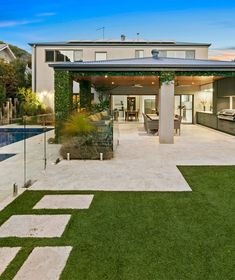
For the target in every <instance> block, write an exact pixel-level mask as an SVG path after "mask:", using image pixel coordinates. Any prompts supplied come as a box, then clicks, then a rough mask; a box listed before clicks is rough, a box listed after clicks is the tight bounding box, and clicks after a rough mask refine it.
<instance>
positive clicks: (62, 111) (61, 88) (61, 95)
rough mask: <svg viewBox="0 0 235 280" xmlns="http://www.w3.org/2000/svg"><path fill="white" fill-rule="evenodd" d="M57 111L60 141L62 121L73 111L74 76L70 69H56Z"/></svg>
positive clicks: (57, 133)
mask: <svg viewBox="0 0 235 280" xmlns="http://www.w3.org/2000/svg"><path fill="white" fill-rule="evenodd" d="M54 82H55V113H56V127H55V134H56V139H57V141H58V138H59V131H60V127H61V123H62V122H63V121H64V120H66V119H67V117H68V116H69V114H70V112H71V111H72V105H73V96H72V92H73V91H72V86H73V83H72V78H71V75H70V73H69V72H68V71H55V74H54Z"/></svg>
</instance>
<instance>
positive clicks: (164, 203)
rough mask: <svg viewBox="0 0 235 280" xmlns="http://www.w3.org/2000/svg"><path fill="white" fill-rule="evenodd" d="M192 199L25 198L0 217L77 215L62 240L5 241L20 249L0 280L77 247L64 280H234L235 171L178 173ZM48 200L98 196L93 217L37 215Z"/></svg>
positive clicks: (85, 213) (125, 195) (124, 195)
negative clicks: (46, 253) (41, 254)
mask: <svg viewBox="0 0 235 280" xmlns="http://www.w3.org/2000/svg"><path fill="white" fill-rule="evenodd" d="M179 169H180V171H181V172H182V174H183V175H184V177H185V179H186V180H187V181H188V183H189V185H190V186H191V188H192V189H193V192H184V193H159V192H48V191H26V192H25V193H23V194H22V195H21V196H19V197H18V198H17V199H16V200H15V201H14V202H13V203H11V204H10V205H9V206H8V207H7V208H5V209H4V210H3V211H2V212H0V224H2V223H4V222H5V221H6V220H7V219H8V218H9V217H10V216H11V215H13V214H32V213H34V214H61V213H65V214H66V213H71V214H72V218H71V220H70V222H69V224H68V226H67V228H66V230H65V232H64V234H63V236H62V237H61V238H31V239H30V238H0V246H1V247H3V246H22V250H21V251H20V252H19V253H18V254H17V256H16V258H15V259H14V260H13V261H12V262H11V264H10V265H9V266H8V268H7V269H6V271H5V272H4V273H3V274H2V276H1V277H0V280H3V279H4V280H7V279H12V278H13V276H14V275H15V274H16V272H17V270H18V269H19V268H20V266H21V265H22V264H23V262H24V261H25V259H26V258H27V256H28V255H29V253H30V252H31V251H32V249H33V248H34V247H36V246H73V250H72V252H71V255H70V257H69V259H68V262H67V265H66V267H65V269H64V271H63V273H62V275H61V279H63V280H70V279H76V280H85V279H86V280H96V279H97V280H105V279H112V280H118V279H122V280H124V279H125V280H137V279H138V280H150V279H151V280H162V279H164V280H172V279H176V280H181V279H182V280H184V279H190V280H192V279H195V280H201V279H202V280H208V279H211V280H216V279H218V280H222V279H224V280H225V279H226V280H229V279H234V277H235V270H234V267H235V266H234V260H235V254H234V248H235V235H234V229H235V195H234V189H235V167H234V166H233V167H232V166H230V167H229V166H227V167H179ZM48 193H53V194H55V193H94V194H95V197H94V200H93V202H92V204H91V207H90V209H88V210H32V207H33V206H34V205H35V204H36V203H37V202H38V201H39V200H40V199H41V198H42V197H43V196H44V195H45V194H48Z"/></svg>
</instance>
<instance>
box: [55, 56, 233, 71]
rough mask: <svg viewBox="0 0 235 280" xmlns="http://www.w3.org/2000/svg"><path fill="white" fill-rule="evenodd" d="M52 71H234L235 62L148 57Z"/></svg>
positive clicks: (72, 64)
mask: <svg viewBox="0 0 235 280" xmlns="http://www.w3.org/2000/svg"><path fill="white" fill-rule="evenodd" d="M49 66H50V67H53V68H54V69H61V70H62V69H63V70H70V71H235V62H232V61H216V60H200V59H183V58H164V57H158V58H155V57H148V58H136V59H117V60H103V61H86V62H62V63H52V64H49Z"/></svg>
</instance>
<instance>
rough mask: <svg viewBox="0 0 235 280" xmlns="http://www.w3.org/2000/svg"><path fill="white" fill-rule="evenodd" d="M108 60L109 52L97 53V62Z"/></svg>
mask: <svg viewBox="0 0 235 280" xmlns="http://www.w3.org/2000/svg"><path fill="white" fill-rule="evenodd" d="M99 60H107V52H96V53H95V61H99Z"/></svg>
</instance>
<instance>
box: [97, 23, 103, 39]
mask: <svg viewBox="0 0 235 280" xmlns="http://www.w3.org/2000/svg"><path fill="white" fill-rule="evenodd" d="M100 30H102V34H103V40H104V33H105V27H104V26H103V27H101V28H98V29H96V31H100Z"/></svg>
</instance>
